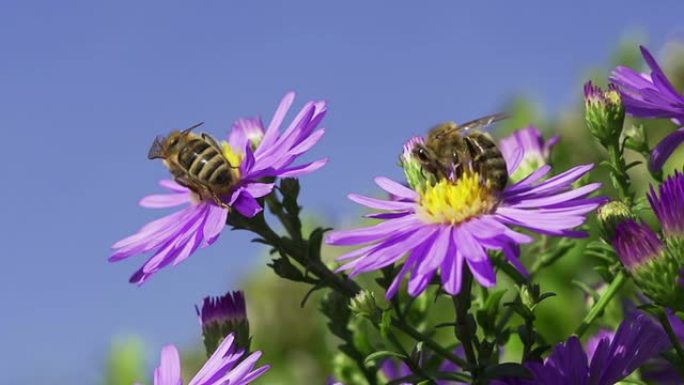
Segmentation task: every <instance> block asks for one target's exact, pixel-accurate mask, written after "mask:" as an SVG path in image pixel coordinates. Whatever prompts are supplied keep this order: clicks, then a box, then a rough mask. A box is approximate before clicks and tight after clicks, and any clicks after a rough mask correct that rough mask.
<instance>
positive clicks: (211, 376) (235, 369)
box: [154, 335, 270, 385]
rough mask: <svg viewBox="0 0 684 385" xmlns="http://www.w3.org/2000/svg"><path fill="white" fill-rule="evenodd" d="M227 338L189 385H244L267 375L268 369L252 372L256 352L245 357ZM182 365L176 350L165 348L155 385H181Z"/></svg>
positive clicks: (229, 338) (162, 352) (262, 368)
mask: <svg viewBox="0 0 684 385" xmlns="http://www.w3.org/2000/svg"><path fill="white" fill-rule="evenodd" d="M233 340H234V339H233V335H229V336H228V337H227V338H226V339H225V340H223V342H222V343H221V345H220V346H219V347H218V349H216V352H214V354H212V355H211V357H209V359H208V360H207V362H206V363H205V364H204V366H203V367H202V369H200V371H199V372H197V374H196V375H195V376H194V377H193V378H192V380H190V382H189V383H188V385H247V384H250V383H251V382H252V381H254V380H255V379H256V378H257V377H259V376H261V375H262V374H264V372H266V371H267V370H268V369H269V368H270V366H269V365H266V366H262V367H260V368H257V369H254V366H255V365H256V362H257V361H258V360H259V358H260V357H261V352H259V351H257V352H254V353H252V354H250V355H248V356H247V355H246V354H245V351H244V350H242V349H237V348H236V347H235V345H234V344H233ZM182 384H183V377H182V373H181V362H180V356H179V354H178V349H176V347H175V346H173V345H166V346H164V347H163V348H162V351H161V362H160V363H159V366H158V367H157V369H155V371H154V385H182Z"/></svg>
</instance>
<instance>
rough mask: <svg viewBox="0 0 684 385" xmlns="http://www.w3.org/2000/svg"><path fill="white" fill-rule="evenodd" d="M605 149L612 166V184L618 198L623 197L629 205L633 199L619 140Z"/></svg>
mask: <svg viewBox="0 0 684 385" xmlns="http://www.w3.org/2000/svg"><path fill="white" fill-rule="evenodd" d="M606 149H607V150H608V157H609V162H610V164H611V165H612V166H613V167H612V168H611V170H610V171H611V176H612V178H611V179H612V180H613V186H615V189H617V190H618V193H619V194H620V198H622V199H624V200H625V202H627V205H628V206H629V205H631V203H632V200H633V199H632V194H631V192H630V191H629V186H630V180H629V175H628V174H627V164H626V163H625V158H624V157H623V156H622V151H621V150H620V143H619V141H615V142H614V143H611V144H609V145H607V146H606Z"/></svg>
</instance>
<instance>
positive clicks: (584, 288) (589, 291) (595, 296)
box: [571, 280, 601, 302]
mask: <svg viewBox="0 0 684 385" xmlns="http://www.w3.org/2000/svg"><path fill="white" fill-rule="evenodd" d="M571 283H572V284H573V285H575V286H576V287H577V288H578V289H580V290H582V291H583V292H584V294H586V295H587V296H589V297H591V298H593V299H594V302H596V301H598V299H599V298H600V297H601V296H600V295H599V293H597V292H596V290H594V288H593V287H591V286H589V285H587V284H586V283H584V282H582V281H577V280H573V281H572V282H571Z"/></svg>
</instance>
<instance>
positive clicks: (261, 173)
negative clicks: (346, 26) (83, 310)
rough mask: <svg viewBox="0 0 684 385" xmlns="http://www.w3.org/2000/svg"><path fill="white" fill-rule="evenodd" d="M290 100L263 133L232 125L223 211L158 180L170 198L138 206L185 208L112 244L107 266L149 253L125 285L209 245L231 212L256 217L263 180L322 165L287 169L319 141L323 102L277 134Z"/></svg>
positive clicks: (253, 123)
mask: <svg viewBox="0 0 684 385" xmlns="http://www.w3.org/2000/svg"><path fill="white" fill-rule="evenodd" d="M294 96H295V94H294V93H293V92H291V93H288V94H287V95H285V97H284V98H283V100H282V101H281V102H280V105H279V106H278V108H277V110H276V112H275V114H274V116H273V119H272V120H271V123H270V124H269V126H268V128H266V129H264V127H263V124H262V123H261V120H260V119H258V118H253V119H240V120H238V121H237V122H236V123H235V124H234V125H233V129H232V131H231V133H230V135H229V141H228V142H227V143H223V144H222V145H223V148H224V155H225V156H226V158H227V159H228V161H229V162H230V163H231V164H233V165H239V168H238V170H237V174H238V175H237V176H238V181H237V183H236V184H235V186H234V187H233V188H232V190H231V193H230V194H228V196H227V197H226V198H225V202H224V203H225V204H226V205H228V206H229V207H230V208H229V209H226V208H223V207H219V206H217V205H216V204H215V203H214V202H213V201H210V200H202V199H201V198H200V196H199V195H198V194H196V193H195V192H193V191H191V190H190V189H188V188H186V187H183V186H180V185H179V184H178V183H176V182H174V181H171V180H163V181H161V185H162V187H164V188H166V189H168V190H170V192H171V193H170V194H162V195H148V196H146V197H145V198H143V199H142V200H141V201H140V205H141V206H143V207H148V208H168V207H176V206H181V205H186V207H185V208H183V209H181V210H180V211H177V212H175V213H173V214H171V215H168V216H165V217H163V218H161V219H158V220H156V221H153V222H150V223H148V224H147V225H145V226H144V227H143V228H141V229H140V230H139V231H138V232H137V233H136V234H134V235H132V236H129V237H127V238H125V239H123V240H121V241H119V242H117V243H115V244H114V245H113V246H112V248H113V249H114V253H113V254H112V256H111V257H110V258H109V261H110V262H116V261H120V260H123V259H126V258H129V257H131V256H134V255H138V254H143V253H150V252H151V253H153V255H152V257H150V258H149V259H148V260H147V262H145V264H144V265H143V266H142V267H141V268H140V269H139V270H138V271H136V272H135V273H134V274H133V276H132V277H131V279H130V281H131V282H132V283H137V284H142V283H143V282H145V281H146V280H147V279H148V278H149V277H150V276H152V275H153V274H154V273H156V272H157V271H159V270H160V269H162V268H163V267H165V266H168V265H174V266H175V265H177V264H179V263H180V262H182V261H184V260H185V259H187V258H188V257H189V256H190V255H191V254H192V253H193V252H195V250H197V248H200V247H207V246H209V245H211V244H212V243H214V242H215V241H216V239H217V238H218V236H219V234H220V233H221V230H222V229H223V227H224V226H225V223H226V219H227V217H228V214H229V211H231V210H237V211H238V212H239V213H240V214H242V215H244V216H246V217H253V216H255V215H256V214H258V213H259V212H261V211H262V210H263V208H262V207H261V205H260V204H259V202H258V201H257V198H260V197H263V196H265V195H268V194H269V193H270V192H271V191H272V190H273V186H274V184H273V182H272V181H269V182H268V183H265V182H264V181H265V180H268V179H270V178H276V177H281V178H284V177H297V176H300V175H305V174H308V173H311V172H313V171H315V170H317V169H319V168H321V167H322V166H323V165H325V163H326V161H327V159H321V160H317V161H314V162H311V163H307V164H304V165H299V166H293V165H292V164H293V163H294V161H295V160H296V159H297V158H298V157H299V156H300V155H302V154H303V153H304V152H306V151H308V150H309V149H310V148H311V147H313V145H315V144H316V143H317V142H318V141H319V140H320V139H321V137H322V136H323V134H324V132H325V131H324V129H318V130H317V127H318V125H319V123H320V122H321V120H322V119H323V117H324V116H325V113H326V111H327V107H326V103H325V102H322V101H319V102H309V103H307V104H306V105H305V106H304V107H303V108H302V109H301V111H300V112H299V114H298V115H297V116H296V117H295V119H294V120H293V121H292V123H291V124H290V125H289V126H288V127H287V129H286V130H285V131H284V132H282V133H281V132H280V126H281V124H282V122H283V120H284V118H285V115H286V114H287V112H288V111H289V109H290V106H291V105H292V102H293V100H294Z"/></svg>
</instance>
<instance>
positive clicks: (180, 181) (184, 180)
mask: <svg viewBox="0 0 684 385" xmlns="http://www.w3.org/2000/svg"><path fill="white" fill-rule="evenodd" d="M174 180H175V181H176V183H178V184H179V185H181V186H183V187H186V188H189V189H190V190H193V191H194V189H193V188H192V183H191V182H190V181H189V180H188V179H187V178H185V177H184V176H176V177H175V178H174Z"/></svg>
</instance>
